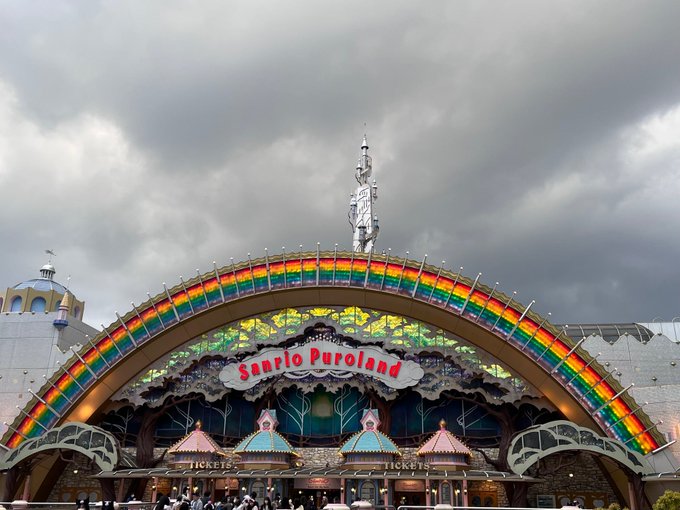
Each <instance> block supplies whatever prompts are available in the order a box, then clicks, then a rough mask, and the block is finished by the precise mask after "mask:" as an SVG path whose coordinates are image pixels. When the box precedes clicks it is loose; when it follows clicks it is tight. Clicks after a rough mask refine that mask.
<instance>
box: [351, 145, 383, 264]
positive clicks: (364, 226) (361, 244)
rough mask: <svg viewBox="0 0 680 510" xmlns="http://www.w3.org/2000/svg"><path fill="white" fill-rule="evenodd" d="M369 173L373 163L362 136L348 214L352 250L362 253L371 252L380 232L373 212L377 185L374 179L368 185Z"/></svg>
mask: <svg viewBox="0 0 680 510" xmlns="http://www.w3.org/2000/svg"><path fill="white" fill-rule="evenodd" d="M371 173H373V163H372V161H371V156H369V155H368V142H367V141H366V135H364V141H363V143H362V144H361V158H359V162H358V163H357V168H356V174H355V177H356V180H357V182H358V183H359V186H357V188H356V189H355V190H354V193H352V194H351V195H350V200H349V214H348V218H349V224H350V225H351V226H352V249H353V250H354V251H360V252H363V253H370V252H372V251H373V246H374V244H375V240H376V239H377V238H378V232H379V231H380V227H379V225H378V215H377V214H375V210H374V205H375V202H376V200H378V185H377V184H376V183H375V179H373V182H371V183H369V181H368V179H369V177H371Z"/></svg>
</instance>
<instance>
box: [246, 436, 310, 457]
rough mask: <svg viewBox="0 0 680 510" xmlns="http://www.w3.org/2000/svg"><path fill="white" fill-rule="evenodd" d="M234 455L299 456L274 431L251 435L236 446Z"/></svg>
mask: <svg viewBox="0 0 680 510" xmlns="http://www.w3.org/2000/svg"><path fill="white" fill-rule="evenodd" d="M234 453H289V454H290V455H295V456H296V457H297V456H298V454H297V453H296V452H295V450H293V448H292V447H291V446H290V445H289V444H288V441H286V440H285V439H284V438H283V436H282V435H281V434H279V433H278V432H276V431H274V430H259V431H257V432H254V433H252V434H250V435H249V436H248V437H246V438H245V439H244V440H243V441H241V442H240V443H239V444H238V445H236V448H234Z"/></svg>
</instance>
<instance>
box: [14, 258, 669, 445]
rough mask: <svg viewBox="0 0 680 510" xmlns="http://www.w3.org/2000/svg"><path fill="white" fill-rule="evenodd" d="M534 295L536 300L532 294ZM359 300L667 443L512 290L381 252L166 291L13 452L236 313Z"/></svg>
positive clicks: (41, 414) (67, 375) (101, 351)
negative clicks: (464, 344)
mask: <svg viewBox="0 0 680 510" xmlns="http://www.w3.org/2000/svg"><path fill="white" fill-rule="evenodd" d="M532 303H533V302H532ZM324 304H325V305H331V304H336V305H342V304H346V305H356V306H367V307H372V308H374V309H377V310H386V311H390V312H393V313H397V314H403V315H407V316H410V317H416V318H419V319H422V320H424V321H428V322H429V323H431V324H434V325H436V326H437V327H440V328H442V329H445V330H447V331H451V332H453V333H455V334H457V335H459V336H461V337H463V338H466V339H467V340H468V341H470V342H471V343H473V344H475V345H478V346H479V347H481V348H483V349H485V350H486V351H487V352H489V353H491V354H492V355H494V356H496V357H497V358H499V359H501V360H503V361H504V362H505V363H506V364H507V365H508V366H509V367H510V368H511V369H512V370H514V371H515V372H516V373H518V374H519V375H520V376H522V377H523V378H524V379H526V380H527V381H528V382H529V383H531V384H532V385H533V386H534V387H536V388H539V389H540V390H541V391H542V392H543V394H544V395H545V396H546V397H547V398H548V400H550V401H551V402H552V403H553V404H554V405H555V406H556V407H558V408H559V409H560V411H561V412H562V413H563V414H564V415H565V416H567V418H568V419H570V420H571V421H573V422H575V423H578V424H580V425H583V426H587V427H591V428H598V429H600V430H601V431H603V432H605V433H606V434H607V435H609V436H610V437H612V438H614V439H618V440H620V441H622V442H624V443H625V444H626V445H627V447H628V448H630V449H632V450H634V451H637V452H640V453H642V454H646V453H649V452H651V451H653V450H655V449H656V448H658V447H659V446H660V445H661V444H662V443H663V436H662V435H661V434H660V433H659V432H658V431H657V430H656V428H655V427H654V425H653V424H652V423H651V421H650V420H649V418H648V417H647V416H646V414H645V413H644V412H643V411H642V410H641V407H640V406H639V405H637V404H635V402H634V401H633V399H632V397H630V395H628V393H627V392H626V391H625V390H623V389H622V388H621V387H620V386H619V384H618V382H616V381H615V380H610V379H608V374H607V372H606V371H605V369H604V368H603V367H601V366H600V365H599V363H597V361H596V360H595V359H594V358H592V357H591V356H590V355H589V354H588V353H587V352H586V351H584V350H582V349H581V348H580V347H579V344H575V343H574V342H573V340H572V339H570V338H569V336H568V334H567V333H566V331H564V330H563V331H558V330H556V328H555V327H553V326H552V325H551V324H549V323H548V321H547V320H546V318H543V317H541V316H539V315H537V314H535V313H534V312H532V311H531V310H530V308H531V304H530V305H529V306H523V305H521V304H520V303H518V302H517V301H515V299H514V297H508V296H505V295H503V294H501V293H499V292H497V291H496V290H495V288H494V289H491V288H489V287H486V286H484V285H483V284H481V283H480V282H479V277H478V278H477V279H475V280H474V281H473V280H470V279H468V278H466V277H464V276H462V275H461V274H454V273H451V272H449V271H447V270H444V269H443V268H436V267H432V266H428V265H426V264H425V261H423V262H416V261H410V260H406V259H394V258H390V256H389V255H388V256H377V255H372V254H359V253H339V252H319V251H317V252H311V253H310V252H308V253H296V254H295V255H286V254H282V255H278V256H275V257H268V256H267V257H265V258H263V259H258V260H251V259H250V258H249V259H248V260H247V261H245V262H242V263H240V264H238V265H236V264H234V265H231V266H227V267H223V268H221V269H217V268H215V270H214V271H211V272H209V273H206V274H203V275H200V276H198V277H196V278H194V279H193V280H191V281H189V282H186V283H185V282H182V283H181V284H180V285H177V286H175V287H174V288H172V289H170V290H167V289H165V290H164V292H163V293H161V294H159V295H157V296H156V297H154V298H153V299H150V300H148V301H147V302H145V303H143V304H142V305H140V306H139V307H137V306H133V309H132V310H131V311H130V312H128V313H127V314H126V315H125V316H123V317H119V318H118V320H117V321H116V322H114V323H113V324H111V325H110V326H109V327H107V328H105V330H104V331H103V332H102V333H101V334H100V335H98V336H97V338H95V339H94V340H93V341H92V344H91V345H86V346H84V347H83V348H82V349H81V351H80V352H79V353H77V355H76V357H75V358H74V359H73V360H71V362H70V363H68V364H67V365H66V366H64V367H63V368H62V369H61V370H60V371H58V372H57V373H56V374H55V375H54V376H53V377H52V378H51V379H50V381H48V383H46V385H45V386H43V388H42V389H41V390H40V391H39V392H38V393H37V394H36V396H35V398H34V399H33V400H32V401H31V402H30V403H29V404H28V405H27V407H26V408H25V410H24V411H25V412H24V413H23V414H22V416H21V417H19V418H17V420H16V421H15V422H14V424H13V425H12V426H11V427H10V429H9V431H8V433H7V434H6V435H5V437H4V438H3V443H4V444H5V445H6V446H8V447H9V448H15V447H17V446H18V445H19V444H21V443H22V442H23V441H25V440H27V439H30V438H32V437H37V436H40V435H41V434H43V433H44V431H45V430H48V429H50V428H52V427H55V426H57V425H59V424H61V423H64V422H67V421H81V420H87V419H89V418H90V417H91V416H92V415H93V413H95V412H96V411H97V410H99V409H100V408H101V407H102V406H103V405H105V403H106V402H107V401H108V400H109V399H110V398H111V396H112V395H113V394H114V393H115V392H116V391H118V390H120V388H121V387H123V386H124V385H125V384H126V383H127V382H128V381H129V380H130V379H131V378H132V377H133V376H135V375H136V374H138V373H139V372H140V371H142V370H143V369H145V367H147V366H149V365H150V364H151V363H153V362H154V361H155V360H156V359H158V358H159V357H160V356H163V355H165V354H167V353H168V352H170V351H172V350H173V349H174V348H176V347H178V346H180V345H182V344H183V343H184V342H186V341H187V340H188V339H191V338H195V337H196V336H198V335H201V334H203V333H205V332H206V331H209V330H210V329H212V328H214V327H217V326H219V325H220V324H224V323H226V322H229V321H233V320H238V319H241V318H245V317H249V316H253V315H255V314H258V313H262V312H266V311H268V310H274V309H283V308H285V307H288V306H304V305H324Z"/></svg>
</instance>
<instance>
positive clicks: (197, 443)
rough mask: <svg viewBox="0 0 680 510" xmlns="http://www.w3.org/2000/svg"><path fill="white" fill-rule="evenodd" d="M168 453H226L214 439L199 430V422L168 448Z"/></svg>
mask: <svg viewBox="0 0 680 510" xmlns="http://www.w3.org/2000/svg"><path fill="white" fill-rule="evenodd" d="M168 453H216V454H217V455H226V454H225V453H224V452H223V451H222V448H220V447H219V446H218V445H217V443H216V442H215V440H214V439H213V438H212V437H210V436H209V435H208V434H206V433H205V432H203V431H202V430H201V422H200V421H197V422H196V428H195V429H194V430H192V431H191V432H189V433H188V434H187V435H186V436H184V437H183V438H182V439H180V440H179V441H178V442H176V443H175V444H174V445H172V446H171V447H170V448H169V449H168Z"/></svg>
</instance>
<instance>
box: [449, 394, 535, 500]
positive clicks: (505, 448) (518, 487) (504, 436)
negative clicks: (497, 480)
mask: <svg viewBox="0 0 680 510" xmlns="http://www.w3.org/2000/svg"><path fill="white" fill-rule="evenodd" d="M442 395H445V396H446V397H448V398H451V399H459V400H462V401H464V402H470V403H473V404H476V405H478V406H480V407H482V408H483V409H484V411H486V412H487V413H488V414H489V415H491V416H493V417H494V418H495V419H496V421H497V422H498V425H499V427H500V438H499V440H498V457H496V458H495V459H492V458H491V457H489V455H488V454H487V453H486V452H485V451H484V450H481V449H476V450H475V451H477V452H479V453H480V454H481V455H482V457H484V460H485V461H486V462H487V463H488V464H490V465H491V466H493V468H494V469H495V470H496V471H503V472H508V471H510V466H509V465H508V452H509V451H510V443H511V442H512V436H514V434H515V432H517V426H516V424H515V416H516V415H517V409H516V408H515V407H514V406H513V405H511V404H503V405H501V406H493V405H491V404H489V403H488V402H487V401H486V400H484V398H483V397H481V396H479V394H475V396H474V397H467V396H464V395H453V394H450V393H448V392H445V393H442ZM502 483H503V488H504V489H505V494H506V495H507V496H508V501H509V502H510V506H512V507H526V506H528V499H527V495H528V491H529V485H528V484H527V483H519V482H502Z"/></svg>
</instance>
